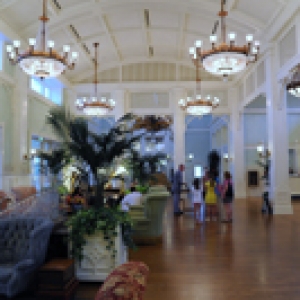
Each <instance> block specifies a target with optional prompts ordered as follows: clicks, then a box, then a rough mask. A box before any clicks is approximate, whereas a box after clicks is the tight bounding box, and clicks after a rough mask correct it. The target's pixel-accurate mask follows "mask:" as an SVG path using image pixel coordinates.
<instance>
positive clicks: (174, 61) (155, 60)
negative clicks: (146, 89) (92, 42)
mask: <svg viewBox="0 0 300 300" xmlns="http://www.w3.org/2000/svg"><path fill="white" fill-rule="evenodd" d="M140 63H171V64H174V65H176V64H177V65H178V66H179V67H180V66H185V67H188V68H191V69H194V65H193V64H192V62H191V61H190V60H177V59H176V58H171V57H165V56H162V57H155V58H145V57H134V58H130V59H125V60H123V61H122V63H120V62H117V61H113V62H112V61H110V62H102V64H101V66H100V67H99V70H98V71H99V73H100V72H103V71H106V70H110V69H113V68H122V67H123V66H126V65H130V64H140ZM92 74H93V70H91V69H88V70H86V71H85V72H81V73H80V74H78V75H77V76H74V77H72V78H71V81H72V82H74V83H79V82H81V81H83V80H85V79H88V78H90V77H91V76H92ZM212 77H213V75H212ZM220 82H221V81H220Z"/></svg>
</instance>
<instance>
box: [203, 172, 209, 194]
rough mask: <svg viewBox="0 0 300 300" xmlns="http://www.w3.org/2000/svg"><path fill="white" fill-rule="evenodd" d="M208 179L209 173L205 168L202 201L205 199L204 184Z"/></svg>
mask: <svg viewBox="0 0 300 300" xmlns="http://www.w3.org/2000/svg"><path fill="white" fill-rule="evenodd" d="M208 179H209V172H208V169H207V168H204V176H203V179H202V195H203V199H205V190H206V189H205V183H206V182H207V180H208Z"/></svg>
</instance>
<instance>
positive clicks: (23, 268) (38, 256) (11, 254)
mask: <svg viewBox="0 0 300 300" xmlns="http://www.w3.org/2000/svg"><path fill="white" fill-rule="evenodd" d="M52 227H53V223H52V221H51V220H49V219H47V218H41V217H22V218H6V219H0V294H4V295H5V296H6V297H8V298H12V297H14V296H15V295H16V294H18V293H20V292H22V291H24V290H25V289H26V288H27V286H28V284H29V283H30V281H31V280H32V279H33V277H34V275H35V271H36V270H37V269H38V268H39V267H40V266H41V265H42V264H43V263H44V260H45V255H46V251H47V247H48V241H49V237H50V233H51V231H52Z"/></svg>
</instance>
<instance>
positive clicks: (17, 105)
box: [12, 67, 31, 176]
mask: <svg viewBox="0 0 300 300" xmlns="http://www.w3.org/2000/svg"><path fill="white" fill-rule="evenodd" d="M15 72H16V73H15V83H16V85H15V86H14V90H13V99H12V101H13V126H14V128H13V148H12V151H13V165H12V167H13V174H14V175H18V176H19V175H26V174H28V173H29V163H28V162H27V161H25V160H24V155H27V154H30V153H29V152H30V148H31V147H30V145H28V139H29V138H30V137H29V136H28V99H27V94H28V77H27V75H25V73H24V72H23V71H22V70H21V69H20V68H19V67H16V69H15Z"/></svg>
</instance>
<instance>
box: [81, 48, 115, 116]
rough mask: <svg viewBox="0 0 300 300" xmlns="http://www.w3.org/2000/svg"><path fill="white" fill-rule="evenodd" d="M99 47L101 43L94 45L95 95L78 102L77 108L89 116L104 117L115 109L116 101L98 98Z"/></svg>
mask: <svg viewBox="0 0 300 300" xmlns="http://www.w3.org/2000/svg"><path fill="white" fill-rule="evenodd" d="M98 46H99V43H94V47H95V58H94V65H95V81H94V84H95V95H94V97H91V98H90V99H87V98H82V99H78V100H77V108H78V109H79V110H82V111H83V112H84V113H85V114H86V115H89V116H104V115H106V114H108V112H109V111H111V110H112V109H113V108H114V107H115V104H116V103H115V101H114V100H113V99H107V98H105V97H101V98H98V90H97V87H98V79H97V67H98Z"/></svg>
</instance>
